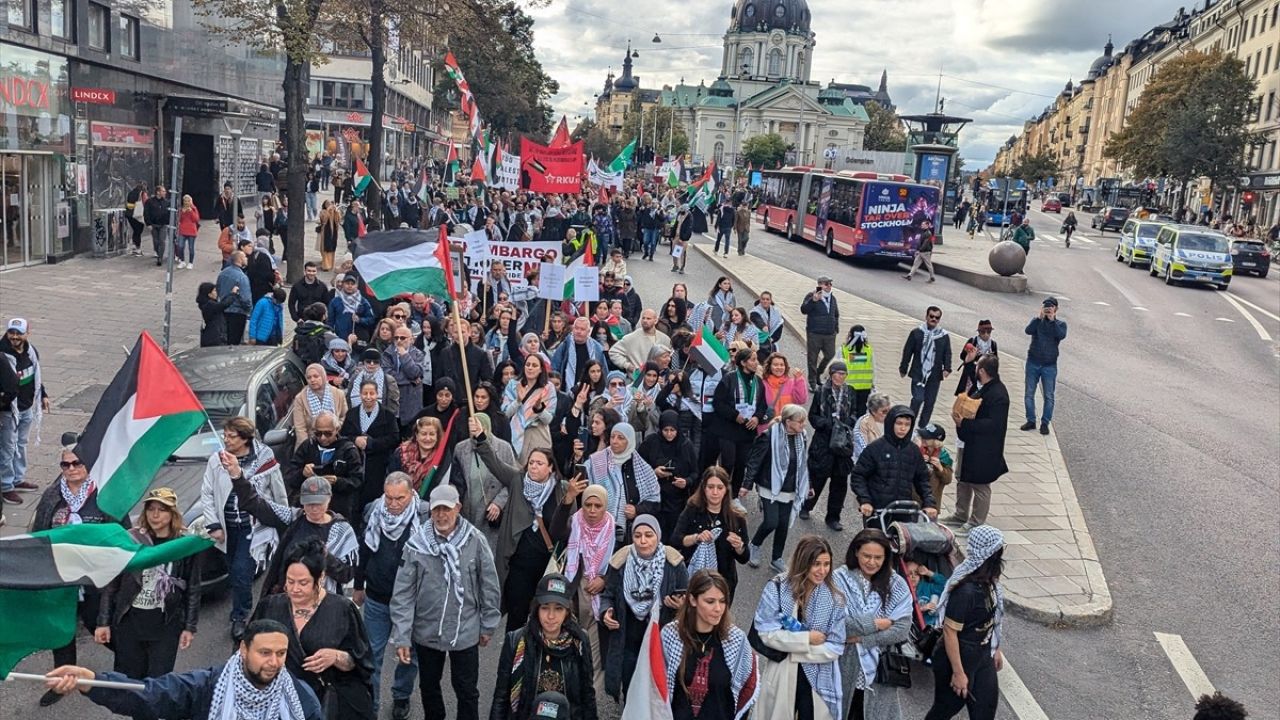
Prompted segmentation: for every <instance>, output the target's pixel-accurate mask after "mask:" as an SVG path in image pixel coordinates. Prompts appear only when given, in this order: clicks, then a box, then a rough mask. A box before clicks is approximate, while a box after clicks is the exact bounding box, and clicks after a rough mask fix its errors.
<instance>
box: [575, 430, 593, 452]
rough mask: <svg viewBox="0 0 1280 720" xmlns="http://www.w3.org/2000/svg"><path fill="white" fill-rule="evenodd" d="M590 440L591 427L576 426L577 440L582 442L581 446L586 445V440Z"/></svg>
mask: <svg viewBox="0 0 1280 720" xmlns="http://www.w3.org/2000/svg"><path fill="white" fill-rule="evenodd" d="M590 440H591V428H587V427H582V428H578V442H581V443H582V447H584V448H585V447H586V446H587V443H588V441H590Z"/></svg>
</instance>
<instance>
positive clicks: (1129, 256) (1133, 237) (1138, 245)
mask: <svg viewBox="0 0 1280 720" xmlns="http://www.w3.org/2000/svg"><path fill="white" fill-rule="evenodd" d="M1164 226H1165V223H1162V222H1156V221H1154V220H1133V219H1130V220H1126V221H1125V223H1124V227H1123V228H1121V229H1120V242H1118V243H1116V261H1118V262H1122V263H1126V264H1128V266H1129V267H1137V266H1139V265H1150V264H1151V256H1152V255H1154V254H1155V252H1156V236H1157V235H1159V234H1160V228H1162V227H1164Z"/></svg>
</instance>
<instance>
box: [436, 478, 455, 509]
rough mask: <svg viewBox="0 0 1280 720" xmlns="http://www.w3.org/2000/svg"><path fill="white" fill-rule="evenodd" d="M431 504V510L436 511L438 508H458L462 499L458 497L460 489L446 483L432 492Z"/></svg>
mask: <svg viewBox="0 0 1280 720" xmlns="http://www.w3.org/2000/svg"><path fill="white" fill-rule="evenodd" d="M430 502H431V505H430V509H432V510H435V509H436V508H438V507H451V508H452V507H457V506H458V504H459V503H461V502H462V499H461V498H460V497H459V496H458V488H456V487H454V486H452V485H449V484H447V483H446V484H444V485H437V486H436V487H435V488H434V489H433V490H432V491H431V496H430Z"/></svg>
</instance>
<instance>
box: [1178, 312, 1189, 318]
mask: <svg viewBox="0 0 1280 720" xmlns="http://www.w3.org/2000/svg"><path fill="white" fill-rule="evenodd" d="M1174 315H1177V316H1178V317H1191V316H1190V315H1188V314H1187V313H1184V312H1176V313H1174Z"/></svg>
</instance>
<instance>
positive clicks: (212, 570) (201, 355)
mask: <svg viewBox="0 0 1280 720" xmlns="http://www.w3.org/2000/svg"><path fill="white" fill-rule="evenodd" d="M173 364H174V366H175V367H177V368H178V371H179V372H181V373H182V376H183V377H184V378H186V380H187V384H188V385H190V386H191V389H192V390H193V391H195V394H196V397H197V398H198V399H199V400H200V402H201V404H203V405H204V409H205V412H206V413H207V414H208V416H209V422H208V423H206V424H205V425H204V426H203V427H201V428H200V429H199V430H197V431H196V432H195V433H193V434H192V435H191V437H189V438H187V441H186V442H184V443H183V444H182V446H181V447H179V448H178V449H177V450H176V451H175V452H174V453H173V454H172V455H170V456H169V460H168V461H167V462H166V463H165V464H164V466H163V467H162V468H160V471H159V472H158V473H156V476H155V478H154V479H152V481H151V484H152V486H153V487H161V486H168V487H171V488H173V490H174V491H175V492H176V493H177V494H178V497H179V498H180V499H181V501H182V507H181V509H182V511H183V517H184V518H186V520H187V522H188V524H189V523H190V522H191V521H193V520H195V519H196V518H198V517H200V512H201V508H200V485H201V483H202V482H203V479H204V469H205V466H206V464H207V463H208V461H209V456H210V455H211V454H212V453H213V452H215V451H217V450H218V449H219V448H220V447H221V446H222V423H223V421H225V420H227V419H228V418H232V417H235V416H237V415H243V416H245V417H248V418H251V419H252V420H253V421H254V426H255V427H256V429H257V431H258V437H259V438H260V439H262V440H263V441H264V442H266V444H267V446H268V447H270V448H271V450H272V451H273V452H274V453H275V455H276V460H277V461H279V462H280V463H281V464H282V465H284V464H287V463H288V462H289V459H290V458H291V457H292V456H293V446H294V441H293V436H294V431H293V424H292V422H293V421H292V418H291V417H290V409H291V408H292V407H293V399H294V397H296V396H297V394H298V393H300V392H302V389H303V388H304V387H305V385H306V381H305V379H304V377H303V370H304V367H303V364H302V361H301V360H300V359H299V358H298V357H297V356H296V355H294V354H293V353H292V352H291V351H290V350H289V349H288V348H281V347H266V346H256V345H239V346H222V347H205V348H193V349H191V350H184V351H183V352H180V353H178V354H177V355H174V356H173ZM215 430H216V434H215ZM201 560H202V562H203V568H202V570H203V571H202V577H201V584H200V589H201V592H205V593H210V592H218V591H221V590H222V589H224V588H225V587H226V585H227V564H226V558H225V556H224V555H223V553H222V552H220V551H219V550H218V549H217V548H210V549H208V550H205V551H204V554H203V556H202V558H201Z"/></svg>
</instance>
